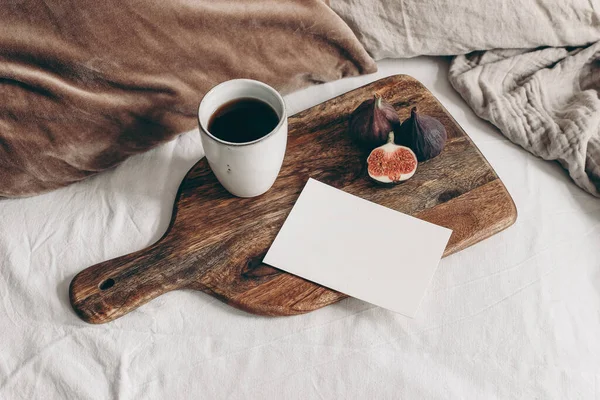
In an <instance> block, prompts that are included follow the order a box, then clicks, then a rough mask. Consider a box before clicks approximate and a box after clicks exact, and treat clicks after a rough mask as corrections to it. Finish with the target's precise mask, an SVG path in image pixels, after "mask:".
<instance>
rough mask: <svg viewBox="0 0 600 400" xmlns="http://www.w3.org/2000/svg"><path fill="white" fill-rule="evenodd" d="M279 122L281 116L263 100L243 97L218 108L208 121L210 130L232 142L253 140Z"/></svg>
mask: <svg viewBox="0 0 600 400" xmlns="http://www.w3.org/2000/svg"><path fill="white" fill-rule="evenodd" d="M278 123H279V116H278V115H277V113H276V112H275V110H273V108H272V107H271V106H270V105H268V104H267V103H265V102H264V101H262V100H258V99H253V98H241V99H235V100H232V101H229V102H227V103H225V104H223V105H222V106H221V107H219V108H218V109H217V111H215V112H214V113H213V115H212V116H211V117H210V119H209V121H208V131H209V132H210V133H211V134H212V135H213V136H214V137H216V138H218V139H221V140H224V141H226V142H232V143H246V142H253V141H255V140H257V139H260V138H261V137H263V136H266V135H268V134H269V133H270V132H271V131H273V129H275V127H276V126H277V124H278Z"/></svg>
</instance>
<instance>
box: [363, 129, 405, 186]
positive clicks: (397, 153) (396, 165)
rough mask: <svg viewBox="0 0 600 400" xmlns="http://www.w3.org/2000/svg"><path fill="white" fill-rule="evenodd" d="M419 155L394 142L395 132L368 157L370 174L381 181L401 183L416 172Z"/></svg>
mask: <svg viewBox="0 0 600 400" xmlns="http://www.w3.org/2000/svg"><path fill="white" fill-rule="evenodd" d="M416 170H417V156H416V155H415V153H413V151H412V150H411V149H409V148H408V147H404V146H398V145H397V144H394V132H390V133H389V134H388V141H387V143H386V144H384V145H383V146H379V147H377V148H376V149H374V150H373V151H372V152H371V154H369V157H368V158H367V171H368V173H369V176H370V177H371V178H372V179H374V180H376V181H377V182H380V183H400V182H403V181H405V180H407V179H409V178H410V177H411V176H413V175H414V174H415V171H416Z"/></svg>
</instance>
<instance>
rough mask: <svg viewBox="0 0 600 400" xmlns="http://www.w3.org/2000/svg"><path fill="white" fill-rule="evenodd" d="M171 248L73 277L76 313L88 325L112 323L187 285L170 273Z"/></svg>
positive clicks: (99, 266)
mask: <svg viewBox="0 0 600 400" xmlns="http://www.w3.org/2000/svg"><path fill="white" fill-rule="evenodd" d="M168 248H169V246H165V244H164V243H163V244H162V245H160V246H159V243H155V244H154V245H152V246H150V247H148V248H146V249H144V250H140V251H138V252H135V253H131V254H128V255H125V256H122V257H118V258H115V259H112V260H108V261H105V262H101V263H99V264H96V265H93V266H91V267H89V268H87V269H85V270H83V271H81V272H80V273H79V274H77V275H76V276H75V278H73V280H72V281H71V285H70V286H69V297H70V300H71V305H72V306H73V310H74V311H75V312H76V313H77V315H78V316H79V317H80V318H81V319H83V320H84V321H86V322H89V323H92V324H101V323H105V322H109V321H112V320H114V319H116V318H119V317H121V316H123V315H124V314H127V313H128V312H130V311H132V310H134V309H136V308H138V307H139V306H141V305H142V304H145V303H147V302H149V301H150V300H152V299H154V298H156V297H158V296H160V295H162V294H164V293H166V292H169V291H171V290H175V289H179V288H181V287H183V286H184V285H185V284H184V282H181V281H180V280H177V279H175V278H174V277H173V276H172V275H171V274H170V273H169V272H170V269H169V268H168V267H166V268H165V266H166V265H168V264H169V263H171V264H172V263H173V260H169V254H165V251H167V252H168V251H169V250H168Z"/></svg>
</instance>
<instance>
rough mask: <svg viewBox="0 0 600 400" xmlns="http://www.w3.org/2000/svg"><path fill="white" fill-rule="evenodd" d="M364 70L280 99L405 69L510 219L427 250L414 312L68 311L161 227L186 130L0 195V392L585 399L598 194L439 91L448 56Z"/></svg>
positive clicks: (598, 327)
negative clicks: (93, 280)
mask: <svg viewBox="0 0 600 400" xmlns="http://www.w3.org/2000/svg"><path fill="white" fill-rule="evenodd" d="M379 65H380V71H379V72H378V73H377V74H375V75H370V76H365V77H359V78H352V79H347V80H343V81H338V82H334V83H330V84H326V85H322V86H318V87H312V88H309V89H306V90H304V91H301V92H297V93H294V94H292V95H289V96H287V97H286V102H287V104H288V107H289V111H290V114H291V113H294V112H297V111H300V110H302V109H305V108H308V107H310V106H312V105H315V104H317V103H320V102H322V101H324V100H327V99H329V98H331V97H334V96H335V95H338V94H341V93H344V92H346V91H348V90H351V89H354V88H356V87H359V86H361V85H363V84H366V83H368V82H370V81H373V80H375V79H378V78H381V77H384V76H388V75H393V74H397V73H407V74H410V75H412V76H414V77H416V78H417V79H419V80H421V81H422V82H423V83H424V84H425V85H426V86H427V87H428V88H429V89H430V90H431V91H432V92H433V93H434V94H435V95H436V96H437V97H438V99H439V100H440V101H441V102H442V103H443V104H444V105H445V106H446V108H447V109H448V110H449V111H450V113H451V114H452V115H453V116H454V117H455V118H456V120H457V121H458V122H459V124H461V125H462V127H463V128H464V129H465V131H467V133H468V134H469V135H470V136H471V138H473V140H474V141H475V143H476V144H477V145H478V146H479V148H480V149H481V151H482V152H483V154H484V155H485V156H486V158H487V159H488V160H489V162H490V163H491V164H492V165H493V166H494V168H495V169H496V171H497V172H498V174H499V175H500V177H501V178H502V179H503V181H504V183H505V184H506V186H507V188H508V190H509V192H510V193H511V194H512V196H513V198H514V200H515V203H516V205H517V209H518V212H519V218H518V220H517V222H516V224H515V225H514V226H512V227H511V228H509V229H508V230H506V231H504V232H502V233H500V234H498V235H495V236H493V237H492V238H490V239H487V240H485V241H483V242H481V243H479V244H477V245H475V246H473V247H471V248H469V249H466V250H464V251H462V252H460V253H458V254H455V255H452V256H450V257H448V258H445V259H443V260H442V262H441V263H440V266H439V268H438V271H437V273H436V275H435V276H434V279H433V283H432V285H431V287H430V289H429V291H428V293H427V295H426V297H425V299H424V300H423V302H422V304H421V307H420V310H419V312H418V313H417V316H416V318H415V319H409V318H406V317H404V316H402V315H397V314H394V313H392V312H390V311H386V310H384V309H381V308H378V307H375V306H373V305H370V304H368V303H364V302H361V301H358V300H356V299H347V300H344V301H342V302H340V303H338V304H335V305H332V306H329V307H326V308H324V309H321V310H318V311H315V312H312V313H309V314H306V315H301V316H295V317H282V318H266V317H258V316H254V315H250V314H247V313H245V312H242V311H239V310H236V309H234V308H231V307H229V306H227V305H225V304H223V303H221V302H219V301H217V300H215V299H213V298H212V297H210V296H208V295H206V294H203V293H200V292H193V291H179V292H172V293H169V294H167V295H164V296H162V297H160V298H158V299H156V300H154V301H152V302H151V303H149V304H147V305H145V306H143V307H141V308H140V309H139V310H137V311H134V312H132V313H130V314H128V315H126V316H124V317H123V318H121V319H118V320H116V321H114V322H112V323H109V324H105V325H88V324H86V323H84V322H83V321H81V320H79V319H78V318H77V316H76V315H75V314H74V313H73V311H72V309H71V307H70V305H69V301H68V285H69V282H70V281H71V279H72V278H73V276H74V275H75V274H76V273H77V272H79V271H81V270H82V269H84V268H86V267H88V266H90V265H92V264H95V263H97V262H100V261H103V260H106V259H110V258H113V257H116V256H119V255H122V254H125V253H129V252H132V251H134V250H138V249H140V248H142V247H145V246H147V245H149V244H151V243H152V242H154V241H155V240H157V239H158V238H159V237H160V236H161V234H162V233H163V231H164V230H165V229H166V227H167V225H168V222H169V219H170V215H171V207H172V202H173V199H174V197H175V193H176V190H177V187H178V186H179V182H180V180H181V178H182V177H183V176H184V175H185V173H186V172H187V170H188V169H189V168H190V167H191V166H192V165H193V164H194V163H195V162H196V161H197V160H198V159H199V158H200V157H201V156H202V149H201V146H200V140H199V137H198V132H197V131H192V132H189V133H186V134H184V135H182V136H180V137H179V138H178V139H176V140H174V141H172V142H170V143H167V144H165V145H163V146H161V147H160V148H157V149H155V150H153V151H151V152H149V153H147V154H144V155H141V156H136V157H133V158H131V159H129V160H128V161H127V162H125V163H124V164H123V165H121V166H119V167H118V168H116V169H114V170H111V171H108V172H106V173H103V174H101V175H99V176H97V177H94V178H92V179H89V180H87V181H85V182H81V183H78V184H75V185H72V186H70V187H67V188H64V189H61V190H57V191H55V192H52V193H48V194H45V195H41V196H37V197H33V198H29V199H21V200H4V201H0V338H1V339H0V399H8V400H12V399H67V398H70V399H111V398H119V399H165V398H170V399H185V398H202V399H204V398H205V399H251V398H257V399H258V398H260V399H313V398H314V399H334V398H340V399H341V398H344V399H367V398H368V399H399V398H405V399H447V398H463V399H484V398H485V399H506V398H528V399H529V398H544V399H567V398H568V399H575V398H581V399H594V398H596V399H598V398H600V361H599V360H600V340H599V338H600V246H599V245H600V201H599V200H598V199H595V198H593V197H592V196H590V195H588V194H586V193H585V192H583V191H582V190H581V189H579V188H578V187H577V186H575V185H574V184H573V183H572V182H570V181H569V179H568V178H567V176H566V173H565V172H564V171H563V170H562V169H561V168H560V167H559V166H558V165H557V164H554V163H549V162H545V161H542V160H540V159H538V158H535V157H534V156H532V155H531V154H529V153H527V152H525V151H524V150H522V149H520V148H518V147H517V146H515V145H513V144H511V143H509V142H508V141H507V140H506V139H505V138H503V137H502V136H501V135H500V134H499V133H498V131H497V130H496V129H495V128H494V127H492V126H491V125H489V124H488V123H486V122H484V121H482V120H480V119H478V118H477V117H476V116H475V115H474V114H473V112H472V111H471V110H470V109H469V108H468V107H467V106H466V104H465V103H464V102H463V101H462V100H461V99H460V97H459V96H458V94H456V93H455V92H454V91H453V90H452V88H451V87H450V85H449V84H448V82H447V78H446V76H447V70H448V61H447V60H445V59H433V58H418V59H412V60H393V61H383V62H380V63H379ZM33 111H34V110H32V112H33Z"/></svg>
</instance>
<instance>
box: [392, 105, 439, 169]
mask: <svg viewBox="0 0 600 400" xmlns="http://www.w3.org/2000/svg"><path fill="white" fill-rule="evenodd" d="M447 139H448V135H447V134H446V128H444V125H442V123H441V122H440V121H438V120H437V119H435V118H433V117H430V116H428V115H422V114H419V113H417V107H413V109H412V110H411V112H410V117H409V118H407V119H406V120H405V121H404V122H403V123H402V125H401V126H400V130H399V135H398V139H397V140H396V143H398V144H400V145H403V146H407V147H410V148H411V149H412V150H413V151H414V152H415V154H416V156H417V160H419V161H425V160H429V159H430V158H433V157H436V156H437V155H438V154H440V153H441V152H442V150H444V146H445V145H446V140H447Z"/></svg>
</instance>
